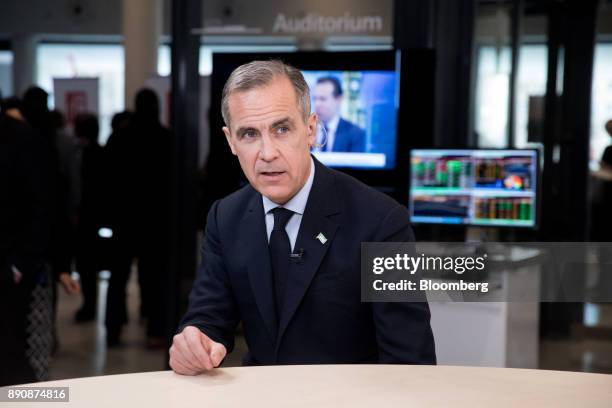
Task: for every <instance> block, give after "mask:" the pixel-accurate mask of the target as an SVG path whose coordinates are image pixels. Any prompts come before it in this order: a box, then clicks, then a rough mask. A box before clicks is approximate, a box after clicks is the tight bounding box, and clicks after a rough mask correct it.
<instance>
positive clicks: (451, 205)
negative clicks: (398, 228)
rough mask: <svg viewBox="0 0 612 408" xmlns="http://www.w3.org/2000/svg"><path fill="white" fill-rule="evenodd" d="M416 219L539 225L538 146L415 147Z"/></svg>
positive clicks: (413, 202) (413, 199)
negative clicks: (534, 147)
mask: <svg viewBox="0 0 612 408" xmlns="http://www.w3.org/2000/svg"><path fill="white" fill-rule="evenodd" d="M410 162H411V176H410V198H409V209H410V215H411V221H412V222H413V223H416V224H418V223H430V224H464V225H472V226H496V227H526V228H529V227H531V228H533V227H536V226H537V223H536V221H537V204H538V202H537V198H538V195H537V191H538V186H537V181H538V153H537V150H530V149H522V150H497V149H490V150H488V149H477V150H463V149H415V150H412V151H411V155H410Z"/></svg>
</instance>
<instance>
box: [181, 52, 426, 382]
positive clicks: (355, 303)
mask: <svg viewBox="0 0 612 408" xmlns="http://www.w3.org/2000/svg"><path fill="white" fill-rule="evenodd" d="M222 110H223V117H224V120H225V123H226V124H227V126H226V127H224V128H223V131H224V133H225V136H226V138H227V141H228V143H229V145H230V148H231V150H232V153H233V154H235V155H236V156H238V160H239V161H240V165H241V167H242V170H243V171H244V173H245V175H246V177H247V179H248V180H249V183H250V185H248V186H246V187H244V188H242V189H241V190H239V191H237V192H235V193H233V194H231V195H229V196H228V197H226V198H224V199H222V200H219V201H217V202H215V204H213V206H212V209H211V210H210V212H209V215H208V222H207V227H206V238H205V243H204V247H203V254H202V264H201V265H200V269H199V271H198V274H197V278H196V281H195V283H194V287H193V290H192V293H191V296H190V304H189V309H188V311H187V313H186V315H185V317H184V319H183V321H182V323H181V325H180V328H179V333H178V334H177V335H176V336H175V337H174V341H173V345H172V347H171V348H170V365H171V367H172V368H173V369H174V370H175V371H176V372H177V373H180V374H190V375H194V374H198V373H200V372H202V371H204V370H207V369H212V368H213V367H216V366H218V365H219V364H220V362H221V361H222V360H223V358H224V357H225V355H226V353H227V352H231V350H232V348H233V346H234V330H235V328H236V326H237V324H238V322H240V321H241V322H242V324H243V327H244V333H245V337H246V341H247V344H248V347H249V353H248V355H247V356H245V358H244V360H243V362H244V364H245V365H271V364H340V363H411V364H435V362H436V357H435V350H434V342H433V335H432V331H431V327H430V322H429V321H430V314H429V308H428V305H427V303H426V302H421V303H364V302H361V299H360V293H361V292H360V276H361V274H360V246H361V242H366V241H392V242H397V241H413V240H414V236H413V233H412V230H411V228H410V225H409V222H408V212H407V210H406V208H405V207H403V206H401V205H400V204H398V203H397V202H395V201H393V200H392V199H390V198H388V197H387V196H385V195H383V194H381V193H379V192H376V191H375V190H373V189H371V188H369V187H367V186H365V185H364V184H361V183H360V182H358V181H357V180H355V179H353V178H351V177H349V176H347V175H344V174H342V173H339V172H337V171H334V170H331V169H328V168H327V167H325V166H324V165H322V164H321V163H319V162H318V161H316V160H315V159H314V158H313V157H312V156H311V155H310V154H309V151H310V147H311V146H312V145H313V144H314V143H315V129H316V122H317V117H316V114H310V96H309V90H308V86H307V85H306V83H305V81H304V78H303V77H302V74H301V73H300V71H299V70H297V69H295V68H293V67H290V66H287V65H284V64H283V63H281V62H279V61H266V62H262V61H255V62H252V63H249V64H245V65H243V66H241V67H239V68H237V69H236V70H235V71H234V72H233V73H232V75H231V76H230V78H229V79H228V81H227V83H226V85H225V88H224V92H223V101H222Z"/></svg>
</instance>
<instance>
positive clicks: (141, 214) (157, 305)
mask: <svg viewBox="0 0 612 408" xmlns="http://www.w3.org/2000/svg"><path fill="white" fill-rule="evenodd" d="M135 108H136V109H135V112H134V114H133V117H132V118H131V120H130V122H129V124H128V125H127V126H125V127H124V128H122V129H119V130H117V131H116V132H113V134H112V135H111V137H110V138H109V140H108V143H107V145H106V148H105V149H106V152H107V158H108V162H109V180H110V189H111V194H110V196H111V197H112V199H111V202H110V203H109V209H110V214H111V215H110V218H109V219H110V223H111V226H112V229H113V239H114V241H115V254H114V256H113V266H112V267H111V278H110V282H109V288H108V299H107V309H106V329H107V344H108V345H109V346H114V345H117V344H119V341H120V335H121V329H122V326H123V324H124V323H125V322H126V321H127V308H126V285H127V281H128V278H129V275H130V269H131V265H132V261H133V260H134V259H137V260H138V277H139V284H140V295H141V316H142V317H146V318H147V336H148V344H149V345H150V346H155V347H157V346H161V345H162V344H163V341H162V337H163V334H164V325H163V324H164V323H163V322H164V319H163V305H164V302H163V299H164V291H163V282H162V279H163V277H164V276H165V273H164V271H165V270H166V268H168V257H169V254H168V248H169V245H168V241H167V240H168V235H169V233H168V224H169V222H168V220H169V208H170V207H169V205H170V204H169V203H170V169H171V166H170V160H171V157H172V156H171V149H172V139H171V133H170V131H169V130H168V129H166V128H164V127H163V126H162V125H161V123H160V122H159V101H158V99H157V95H156V94H155V93H154V92H153V91H152V90H150V89H143V90H141V91H139V92H138V94H137V95H136V99H135Z"/></svg>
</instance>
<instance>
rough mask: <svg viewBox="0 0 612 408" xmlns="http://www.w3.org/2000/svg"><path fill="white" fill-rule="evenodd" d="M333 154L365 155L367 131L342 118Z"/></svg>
mask: <svg viewBox="0 0 612 408" xmlns="http://www.w3.org/2000/svg"><path fill="white" fill-rule="evenodd" d="M332 152H351V153H364V152H365V131H364V130H363V129H362V128H360V127H359V126H356V125H354V124H352V123H351V122H349V121H348V120H344V119H342V118H340V120H339V121H338V127H337V128H336V135H335V137H334V144H333V146H332Z"/></svg>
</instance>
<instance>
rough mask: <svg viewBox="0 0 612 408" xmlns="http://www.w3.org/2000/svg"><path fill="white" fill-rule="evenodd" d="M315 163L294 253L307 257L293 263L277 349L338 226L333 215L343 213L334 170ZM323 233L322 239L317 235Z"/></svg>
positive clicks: (281, 317)
mask: <svg viewBox="0 0 612 408" xmlns="http://www.w3.org/2000/svg"><path fill="white" fill-rule="evenodd" d="M314 162H315V168H316V170H315V178H314V181H313V184H312V189H311V190H310V194H309V196H308V201H307V203H306V208H305V210H304V215H303V217H302V222H301V223H300V230H299V233H298V237H297V240H296V243H295V247H294V252H298V251H301V250H303V257H302V260H301V261H300V262H297V263H293V264H292V265H291V270H290V274H289V277H288V281H287V287H286V289H285V290H286V292H285V301H284V305H283V310H282V312H281V316H280V325H279V331H278V341H277V342H276V343H277V349H278V345H279V344H280V341H281V338H282V336H283V334H284V332H285V330H286V328H287V325H288V324H289V322H290V321H291V318H292V317H293V315H294V314H295V311H296V310H297V308H298V306H299V304H300V302H301V300H302V298H303V297H304V294H305V293H306V291H307V290H308V287H309V286H310V282H311V281H312V279H313V277H314V275H315V273H316V272H317V270H318V269H319V265H320V264H321V261H322V260H323V257H324V256H325V254H326V252H327V249H328V248H329V246H330V245H331V243H332V240H333V238H334V235H335V233H336V230H337V228H338V220H337V217H331V216H332V215H334V214H338V213H339V212H340V209H339V202H338V200H337V197H336V194H335V190H334V176H333V173H331V171H330V170H329V169H327V168H326V167H324V166H323V165H322V164H320V163H319V162H318V161H317V160H316V159H314ZM319 234H321V236H322V238H321V239H318V238H317V237H318V236H319ZM323 241H324V242H323Z"/></svg>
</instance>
